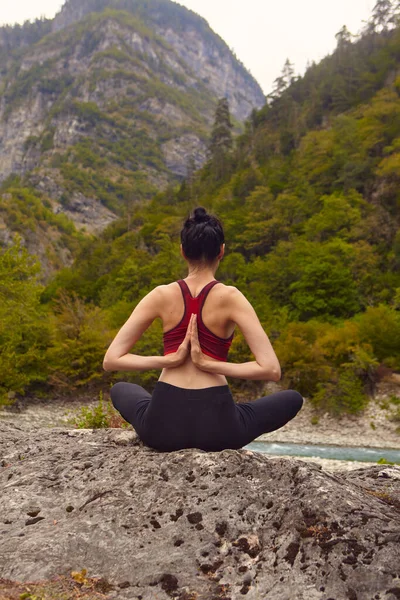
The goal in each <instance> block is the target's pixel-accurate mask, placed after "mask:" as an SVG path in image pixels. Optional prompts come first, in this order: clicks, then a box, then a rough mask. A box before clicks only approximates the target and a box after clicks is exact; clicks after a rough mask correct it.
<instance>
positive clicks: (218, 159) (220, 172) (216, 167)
mask: <svg viewBox="0 0 400 600" xmlns="http://www.w3.org/2000/svg"><path fill="white" fill-rule="evenodd" d="M232 128H233V125H232V121H231V115H230V111H229V103H228V100H227V98H221V99H220V100H219V101H218V105H217V109H216V111H215V121H214V126H213V128H212V132H211V139H210V145H209V157H210V158H209V164H210V167H211V171H212V173H213V175H214V177H215V178H216V179H218V180H219V179H221V178H224V177H225V175H226V174H227V172H228V171H229V166H230V156H231V151H232V146H233V139H232Z"/></svg>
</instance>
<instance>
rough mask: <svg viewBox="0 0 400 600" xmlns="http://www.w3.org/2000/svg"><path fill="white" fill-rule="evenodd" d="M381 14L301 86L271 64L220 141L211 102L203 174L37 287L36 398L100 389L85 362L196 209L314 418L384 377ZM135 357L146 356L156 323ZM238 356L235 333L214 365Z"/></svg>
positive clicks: (386, 136)
mask: <svg viewBox="0 0 400 600" xmlns="http://www.w3.org/2000/svg"><path fill="white" fill-rule="evenodd" d="M378 5H379V2H378V4H377V7H378V8H379V6H378ZM385 5H386V7H387V11H386V13H385V12H382V10H380V11H378V9H377V7H376V8H375V11H374V14H373V16H372V17H371V20H370V22H369V23H368V25H367V27H366V28H365V30H364V32H363V34H362V35H361V36H360V37H359V38H358V39H354V40H352V39H351V37H350V34H348V32H346V30H344V29H343V30H342V31H341V32H340V33H339V34H338V47H337V49H336V51H335V52H334V53H333V54H332V55H331V56H328V57H327V58H326V59H324V60H323V61H322V62H321V63H320V64H319V65H312V66H311V67H310V68H309V69H308V70H307V72H306V74H305V76H304V77H303V78H300V79H297V78H294V77H293V74H292V70H291V65H290V63H289V62H287V64H286V65H285V68H284V71H283V73H282V76H281V77H279V78H278V79H277V81H276V89H275V91H274V93H273V94H272V95H271V97H270V98H269V101H268V103H267V105H266V106H265V107H264V108H262V109H261V110H260V111H254V112H253V113H252V115H251V118H250V119H249V120H248V121H247V123H246V131H245V133H244V134H243V135H242V136H240V137H239V138H238V139H237V140H236V141H235V143H234V144H232V139H231V137H230V136H231V131H230V128H229V125H228V122H229V115H227V103H226V102H224V101H222V102H220V103H219V112H218V116H217V121H216V123H215V126H214V131H213V136H212V137H211V145H210V158H209V160H208V162H207V164H206V165H205V166H204V167H203V168H202V169H201V170H200V171H198V172H196V173H193V174H191V176H190V177H188V178H187V179H186V180H185V181H184V182H183V183H182V184H180V185H179V186H178V187H176V188H174V189H173V188H169V189H168V190H167V191H166V192H164V193H160V194H158V195H156V196H154V198H153V199H152V201H151V202H150V203H147V204H143V205H142V206H141V207H140V209H139V208H137V209H136V208H135V210H133V211H131V212H130V213H129V214H128V215H126V216H125V217H124V218H123V219H121V220H119V221H116V222H115V223H113V224H112V225H110V226H109V227H108V228H107V229H106V230H105V231H104V232H103V233H102V234H101V235H100V236H99V237H98V238H97V239H96V240H95V241H89V240H88V241H86V242H85V243H84V245H83V247H82V250H81V252H80V255H79V256H78V258H77V260H76V262H75V264H74V266H73V268H72V269H64V270H62V271H60V273H59V274H58V275H57V276H56V277H55V279H54V280H53V281H52V282H50V283H49V285H48V286H47V288H46V289H45V290H42V294H41V303H40V302H39V299H38V300H37V311H39V312H40V311H44V312H46V311H47V314H49V313H50V314H51V319H52V321H51V323H49V322H46V325H45V327H46V328H47V329H46V331H48V336H49V342H48V346H47V348H48V349H47V353H48V359H47V361H46V365H45V366H43V369H44V371H43V370H42V371H41V373H44V372H46V373H47V375H46V377H47V385H48V386H53V387H52V388H51V387H48V390H51V389H53V390H59V389H62V386H65V388H66V389H68V388H69V389H70V388H71V387H73V386H74V387H76V388H79V387H80V386H82V385H83V384H85V385H86V384H87V382H88V381H93V382H96V381H98V382H101V381H102V382H104V383H105V384H107V385H108V383H109V378H110V375H109V374H103V373H102V372H101V360H102V355H103V353H104V350H105V347H106V346H107V344H108V342H109V341H110V340H111V338H112V335H113V334H114V333H115V331H116V328H118V327H119V326H120V325H121V324H122V323H123V322H124V320H125V319H126V318H127V317H128V316H129V314H130V312H131V310H132V309H133V307H134V306H135V305H136V303H137V302H138V301H139V300H140V299H141V298H142V297H143V296H144V295H145V294H146V293H147V292H148V291H150V289H152V288H153V287H154V286H156V285H159V284H163V283H167V282H170V281H172V280H174V279H177V278H179V277H180V276H182V275H184V265H183V263H182V261H180V260H179V259H178V246H179V239H178V234H179V231H180V227H181V223H182V220H183V219H184V218H185V216H186V215H187V213H188V212H189V211H190V210H191V209H192V208H193V207H194V206H196V205H203V206H205V207H207V208H208V209H209V210H211V211H214V212H215V213H216V214H217V215H218V216H220V217H221V218H222V221H223V223H224V226H225V232H226V239H227V254H226V257H225V258H224V260H223V261H222V263H221V265H220V269H219V271H218V273H217V277H218V278H219V279H220V280H221V281H223V282H224V283H226V284H229V285H236V286H238V287H239V289H241V290H242V291H243V292H244V293H245V294H246V295H247V297H248V298H249V300H250V301H251V302H252V303H253V305H254V306H255V308H256V310H257V312H258V314H259V316H260V319H261V321H262V323H263V325H264V326H265V329H266V331H267V332H268V334H269V335H270V337H271V339H272V341H273V343H274V347H275V348H276V351H277V354H278V356H279V358H280V361H281V364H282V367H283V371H284V383H285V384H286V385H290V386H291V387H294V388H296V389H298V390H299V391H300V392H302V393H303V394H304V395H306V396H307V397H309V398H311V399H312V401H313V402H314V404H315V407H316V409H317V410H329V411H331V412H333V413H336V414H340V413H343V412H350V413H352V412H357V411H359V410H361V409H362V408H363V407H364V406H365V403H366V402H367V395H366V393H368V392H371V391H372V390H373V388H374V384H375V383H376V381H377V380H378V378H379V376H380V374H381V373H382V372H387V371H388V370H399V369H400V343H399V339H400V313H399V307H400V213H399V201H400V195H399V183H400V101H399V98H400V69H399V65H400V28H399V26H398V25H397V22H398V21H397V20H396V10H395V7H393V6H392V5H390V3H388V2H387V1H386V0H385ZM382 6H383V5H381V8H382ZM215 136H220V138H219V140H218V139H217V140H216V139H215ZM213 142H214V143H213ZM218 142H219V143H218ZM17 262H18V261H17ZM16 272H17V271H16ZM28 279H29V278H28ZM26 285H28V281H27V283H26ZM29 285H31V283H29ZM94 323H96V325H94ZM43 327H44V325H43ZM13 335H14V334H13ZM32 335H33V334H32ZM10 336H11V334H10ZM43 339H44V336H43V333H42V334H41V343H43ZM31 342H32V340H31ZM10 344H15V340H10ZM30 347H31V346H30ZM138 351H141V352H147V353H159V352H161V337H160V326H159V325H158V324H155V325H154V327H152V329H151V330H150V331H149V332H148V333H147V334H146V336H145V338H144V339H143V341H141V342H140V344H139V348H138ZM248 357H249V354H248V350H247V346H246V344H245V343H244V340H243V339H242V337H241V336H240V335H236V337H235V340H234V343H233V346H232V351H231V356H230V360H233V361H238V360H241V361H242V360H246V359H247V358H248ZM10 369H11V367H10ZM13 373H14V374H15V378H16V379H15V381H17V380H18V374H17V373H16V371H15V369H14V371H13ZM140 377H141V380H142V381H143V380H144V381H145V382H147V383H148V384H151V383H152V381H153V380H154V374H146V375H145V376H143V374H140ZM43 378H44V377H43ZM33 382H34V377H32V383H33ZM13 385H14V384H13ZM24 386H25V388H26V389H28V388H27V384H24V385H22V386H20V388H19V389H18V391H20V389H23V388H24ZM16 388H17V385H16V384H15V389H16ZM9 389H12V386H9Z"/></svg>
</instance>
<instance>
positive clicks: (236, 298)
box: [104, 207, 303, 451]
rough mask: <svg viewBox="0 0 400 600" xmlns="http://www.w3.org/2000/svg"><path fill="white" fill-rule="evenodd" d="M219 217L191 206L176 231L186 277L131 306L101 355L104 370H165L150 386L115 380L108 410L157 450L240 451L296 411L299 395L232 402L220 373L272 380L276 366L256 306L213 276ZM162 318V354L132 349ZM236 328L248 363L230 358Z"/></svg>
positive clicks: (220, 246)
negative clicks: (116, 412)
mask: <svg viewBox="0 0 400 600" xmlns="http://www.w3.org/2000/svg"><path fill="white" fill-rule="evenodd" d="M224 240H225V238H224V233H223V229H222V224H221V222H220V221H219V220H218V219H217V218H216V217H214V216H212V215H208V214H207V213H206V211H205V209H204V208H201V207H199V208H197V209H196V210H195V211H194V213H193V215H192V216H190V217H189V218H188V219H187V220H186V221H185V223H184V226H183V229H182V231H181V242H182V244H181V254H182V256H183V257H184V258H185V260H186V261H187V263H188V268H189V274H188V276H187V278H186V279H185V280H179V281H178V282H174V283H170V284H168V285H162V286H159V287H156V288H155V289H154V290H152V291H151V292H150V293H149V294H147V296H145V297H144V298H143V299H142V300H141V301H140V302H139V303H138V305H137V306H136V307H135V309H134V310H133V312H132V314H131V316H130V317H129V319H128V320H127V322H126V323H125V324H124V325H123V326H122V327H121V329H120V331H119V332H118V334H117V336H116V337H115V339H114V340H113V342H112V344H111V346H110V348H109V349H108V351H107V354H106V356H105V357H104V368H105V369H106V370H121V371H124V370H126V371H132V370H136V371H144V370H150V369H160V370H162V372H161V376H160V378H159V381H157V383H156V385H155V388H154V391H153V393H152V394H149V393H148V392H147V391H146V390H145V389H144V388H142V387H141V386H139V385H136V384H132V383H128V382H122V381H121V382H118V383H116V384H115V385H114V386H113V388H112V390H111V398H112V401H113V403H114V406H115V407H116V408H117V409H118V410H119V412H120V413H121V415H122V416H123V417H124V419H126V420H127V421H128V422H129V423H132V425H133V426H134V427H135V429H136V431H137V432H138V433H139V435H140V437H141V439H142V440H143V441H144V442H145V443H146V444H147V445H148V446H150V447H152V448H155V449H157V450H161V451H173V450H179V449H181V448H201V449H204V450H206V451H219V450H223V449H225V448H242V447H243V446H244V445H246V444H248V443H249V442H250V441H252V440H254V439H256V438H257V437H258V436H259V435H261V434H262V433H266V432H267V431H274V430H275V429H277V428H279V427H282V425H284V424H285V423H287V422H288V421H289V420H290V419H292V418H293V417H294V416H295V414H296V413H297V412H298V411H299V410H300V407H301V405H302V403H303V399H302V397H301V395H300V394H298V393H297V392H293V391H287V392H278V393H277V394H273V395H271V396H269V397H262V398H259V399H258V400H256V401H255V402H253V403H244V404H242V405H236V404H235V402H234V400H233V397H232V394H231V393H230V390H229V386H228V385H227V381H226V377H236V378H240V379H253V380H270V381H278V380H279V378H280V375H281V373H280V366H279V361H278V359H277V357H276V354H275V352H274V349H273V348H272V345H271V342H270V341H269V339H268V336H267V334H266V333H265V331H264V329H263V327H262V325H261V323H260V321H259V319H258V317H257V315H256V313H255V310H254V308H253V307H252V306H251V304H250V302H249V301H248V300H247V298H246V297H245V296H244V295H243V294H242V293H241V292H240V291H239V290H238V289H237V288H235V287H231V286H225V285H224V284H222V283H220V282H217V281H216V279H215V273H216V271H217V269H218V266H219V263H220V261H221V260H222V258H223V256H224V251H225V243H224ZM158 318H160V319H161V320H162V324H163V331H164V353H163V356H141V355H137V354H132V353H130V352H129V350H130V349H131V348H132V347H133V346H134V345H135V344H136V342H137V341H138V340H139V339H140V338H141V336H142V334H143V333H144V332H145V331H146V329H147V328H148V327H150V325H151V323H152V322H153V321H154V320H155V319H158ZM235 326H237V327H238V329H239V330H240V331H241V333H242V334H243V337H244V339H245V340H246V342H247V344H248V346H249V349H250V351H251V353H252V354H253V356H254V360H251V361H248V362H243V363H232V362H229V361H227V354H228V350H229V347H230V344H231V341H232V335H233V331H234V329H235Z"/></svg>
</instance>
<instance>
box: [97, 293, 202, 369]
mask: <svg viewBox="0 0 400 600" xmlns="http://www.w3.org/2000/svg"><path fill="white" fill-rule="evenodd" d="M162 301H163V298H162V290H161V289H160V287H158V288H155V289H154V290H153V291H152V292H150V293H149V294H147V296H145V297H144V298H143V300H141V301H140V302H139V304H138V305H137V306H136V308H135V310H134V311H133V313H132V314H131V316H130V317H129V319H128V320H127V321H126V323H125V324H124V325H123V326H122V327H121V329H120V330H119V332H118V333H117V335H116V336H115V338H114V340H113V341H112V342H111V345H110V347H109V348H108V350H107V352H106V355H105V357H104V361H103V368H104V370H105V371H148V370H151V369H164V368H166V367H170V368H171V367H178V366H179V365H180V364H182V363H183V362H184V361H185V360H186V358H187V357H188V355H189V346H190V336H191V323H192V321H191V322H190V323H189V327H188V330H187V333H186V337H185V339H184V341H183V342H182V344H181V345H180V346H179V348H178V350H177V351H176V352H174V353H173V354H167V356H139V355H138V354H128V351H129V350H130V349H131V348H133V346H134V345H135V344H136V342H137V341H138V340H139V339H140V337H141V336H142V335H143V333H144V332H145V331H146V329H147V328H148V327H150V325H151V324H152V322H153V321H154V319H156V318H157V317H159V316H160V313H161V311H160V308H161V305H162Z"/></svg>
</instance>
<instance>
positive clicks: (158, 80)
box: [0, 0, 265, 275]
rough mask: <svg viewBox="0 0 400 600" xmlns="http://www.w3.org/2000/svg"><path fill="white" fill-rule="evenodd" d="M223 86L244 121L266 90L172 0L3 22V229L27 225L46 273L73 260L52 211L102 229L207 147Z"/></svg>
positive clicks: (79, 8)
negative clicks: (13, 23) (54, 229)
mask: <svg viewBox="0 0 400 600" xmlns="http://www.w3.org/2000/svg"><path fill="white" fill-rule="evenodd" d="M162 24H164V25H162ZM220 95H227V96H229V97H230V98H231V102H232V106H233V115H234V117H235V124H236V126H237V128H238V129H239V128H240V123H239V121H240V120H243V119H244V118H245V117H246V116H247V115H248V114H249V113H250V112H251V110H252V108H254V107H261V106H262V105H263V103H264V100H265V98H264V95H263V93H262V91H261V89H260V87H259V85H258V84H257V83H256V81H255V80H254V79H253V78H252V76H251V75H250V74H249V73H248V72H247V71H246V69H245V68H244V67H243V65H242V64H241V63H240V62H239V61H238V60H237V59H236V58H235V57H234V56H233V54H232V52H231V51H230V50H229V48H228V47H227V46H226V44H225V43H224V42H223V41H222V40H221V38H219V36H217V35H216V34H215V33H214V32H213V31H212V30H211V29H210V27H209V26H208V24H207V23H206V22H205V21H204V19H202V18H201V17H199V16H198V15H196V14H195V13H192V12H191V11H189V10H187V9H186V8H184V7H182V6H179V5H177V4H175V3H173V2H171V1H170V0H163V1H162V2H160V0H150V1H147V0H146V2H144V3H143V2H141V1H139V0H129V1H125V0H124V1H123V2H122V1H121V2H117V1H116V0H104V1H102V2H91V0H84V1H83V2H82V1H79V2H73V1H72V0H69V1H68V2H66V3H65V5H64V6H63V8H62V10H61V12H60V13H59V14H58V15H56V17H55V19H53V20H47V19H46V20H38V21H36V22H35V23H25V25H23V26H18V25H16V26H14V27H11V26H8V27H3V28H0V183H1V189H0V236H1V237H0V241H2V242H3V243H7V240H8V239H9V238H10V237H11V236H12V235H13V233H15V232H19V233H20V235H22V236H23V238H24V241H25V242H26V244H27V246H28V248H29V250H30V251H32V252H34V253H36V254H38V255H39V256H40V259H41V262H42V264H43V266H44V268H45V272H46V274H47V275H48V274H49V273H51V272H52V271H54V270H56V269H57V268H59V267H60V266H62V265H68V264H70V263H71V260H72V256H73V252H72V253H71V249H73V248H74V247H75V246H74V241H73V239H70V238H69V234H68V235H67V234H65V232H64V235H59V234H56V233H55V232H53V233H51V232H50V229H51V223H50V221H51V220H54V219H55V220H56V221H57V218H56V217H54V216H52V214H53V213H54V214H56V215H57V216H60V217H61V219H58V221H57V222H59V223H61V222H62V223H63V227H64V228H65V227H67V229H68V228H69V229H70V230H71V231H72V230H74V227H73V224H74V225H75V227H76V228H77V229H78V230H85V232H86V233H89V234H96V233H98V232H99V231H101V230H102V229H104V228H105V227H106V226H107V225H109V224H110V223H112V222H113V221H114V220H115V219H116V218H117V217H118V216H121V215H124V214H131V213H132V211H134V210H135V207H136V205H137V204H138V203H140V202H142V201H147V200H149V199H150V198H152V196H154V194H155V193H156V192H157V191H159V190H160V189H165V188H166V187H167V186H168V185H175V184H176V183H177V182H179V181H181V180H182V178H183V177H184V176H185V175H187V173H188V169H189V170H193V168H199V167H200V166H201V165H202V164H203V163H204V161H205V159H206V151H207V139H208V136H209V133H210V129H211V125H212V120H213V114H214V111H215V107H216V104H217V99H218V97H219V96H220ZM21 197H23V198H28V197H29V201H26V202H25V200H22V201H21V200H20V198H21ZM24 204H25V209H24V208H23V205H24ZM29 205H31V206H33V205H35V207H36V208H35V210H32V211H31V212H30V214H29V223H28V222H27V219H25V217H24V216H23V214H22V212H24V210H25V212H26V207H27V206H29ZM39 207H40V208H39ZM21 211H22V212H21ZM37 211H39V212H40V213H41V217H40V218H39V216H38V213H37ZM46 211H47V212H46ZM28 212H29V211H28ZM64 217H67V219H65V218H64ZM57 227H58V226H57ZM49 228H50V229H49ZM75 233H76V232H75ZM74 235H75V234H74ZM46 253H47V258H46V256H45V255H46Z"/></svg>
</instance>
